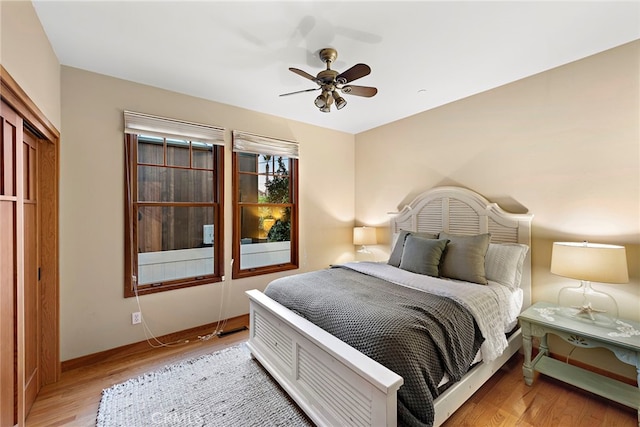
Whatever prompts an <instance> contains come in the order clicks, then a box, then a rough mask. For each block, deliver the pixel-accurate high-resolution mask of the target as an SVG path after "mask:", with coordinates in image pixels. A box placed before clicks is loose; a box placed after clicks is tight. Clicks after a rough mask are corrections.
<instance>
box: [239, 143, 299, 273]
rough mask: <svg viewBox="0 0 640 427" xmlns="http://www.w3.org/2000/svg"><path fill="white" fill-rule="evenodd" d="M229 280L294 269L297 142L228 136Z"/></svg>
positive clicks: (295, 258)
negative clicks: (230, 193)
mask: <svg viewBox="0 0 640 427" xmlns="http://www.w3.org/2000/svg"><path fill="white" fill-rule="evenodd" d="M233 151H234V152H233V191H234V194H233V202H234V203H233V259H234V263H233V278H241V277H249V276H255V275H259V274H266V273H273V272H276V271H283V270H291V269H295V268H298V144H296V143H294V142H288V141H281V140H277V139H272V138H265V137H261V136H257V135H252V134H248V133H244V132H237V131H234V132H233Z"/></svg>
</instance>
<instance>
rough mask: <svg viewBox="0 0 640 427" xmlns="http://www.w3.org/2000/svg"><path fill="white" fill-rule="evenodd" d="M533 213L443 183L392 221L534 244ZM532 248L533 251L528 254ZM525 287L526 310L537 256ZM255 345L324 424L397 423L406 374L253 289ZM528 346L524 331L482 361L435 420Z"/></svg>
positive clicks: (447, 396) (449, 394)
mask: <svg viewBox="0 0 640 427" xmlns="http://www.w3.org/2000/svg"><path fill="white" fill-rule="evenodd" d="M532 219H533V215H529V214H511V213H507V212H505V211H503V210H502V209H501V208H500V207H498V206H497V205H496V204H494V203H490V202H489V201H487V200H486V199H485V198H484V197H482V196H480V195H479V194H477V193H474V192H472V191H470V190H467V189H464V188H459V187H436V188H434V189H432V190H429V191H427V192H425V193H423V194H421V195H419V196H418V197H417V198H416V199H415V200H414V201H413V202H411V203H410V204H409V205H408V206H406V207H405V208H404V209H402V211H400V212H399V213H398V214H397V215H396V216H395V217H394V218H393V219H392V220H391V232H392V233H396V232H398V231H400V230H401V229H402V230H410V231H426V232H432V233H438V232H440V231H446V232H448V233H452V234H467V235H469V234H478V233H486V232H488V233H491V241H492V242H493V243H524V244H527V245H529V246H530V245H531V220H532ZM529 252H530V251H529ZM521 287H522V288H523V291H524V304H523V309H524V308H526V307H528V306H529V305H530V304H531V258H530V255H529V254H527V258H526V260H525V267H524V271H523V276H522V284H521ZM247 295H248V296H249V301H250V308H249V315H250V334H249V341H248V344H247V345H248V347H249V349H250V350H251V353H252V355H253V356H254V357H255V358H256V359H257V360H258V361H259V362H260V363H261V364H262V365H263V366H264V367H265V368H266V369H267V371H269V372H270V373H271V375H272V376H273V377H274V378H275V379H276V380H277V381H278V383H280V385H281V386H282V387H283V388H284V389H285V390H286V391H287V393H288V394H289V395H290V396H291V398H293V399H294V400H295V401H296V403H297V404H298V405H299V406H300V408H302V410H304V411H305V413H306V414H307V415H308V416H309V418H311V420H312V421H313V422H314V423H315V424H317V425H318V426H359V425H362V426H396V425H397V397H396V395H397V391H398V389H399V388H400V386H401V385H402V384H403V380H402V377H400V376H399V375H397V374H395V373H394V372H392V371H390V370H389V369H387V368H385V367H384V366H382V365H381V364H379V363H378V362H376V361H374V360H372V359H370V358H369V357H367V356H365V355H364V354H362V353H360V352H359V351H357V350H355V349H354V348H353V347H351V346H349V345H348V344H346V343H344V342H342V341H340V340H339V339H337V338H336V337H334V336H332V335H331V334H329V333H327V332H326V331H324V330H323V329H320V328H319V327H317V326H315V325H314V324H312V323H311V322H309V321H307V320H305V319H303V318H302V317H300V316H298V315H296V314H295V313H294V312H292V311H291V310H289V309H287V308H285V307H284V306H282V305H280V304H279V303H277V302H275V301H273V300H271V299H270V298H269V297H267V296H266V295H264V294H263V293H262V292H260V291H258V290H251V291H247ZM521 345H522V337H521V333H520V330H518V331H517V332H516V333H514V334H512V335H511V337H510V338H509V346H508V348H507V349H506V350H505V351H504V353H503V354H502V355H501V356H500V357H499V358H498V359H496V360H494V361H492V362H490V363H485V362H482V363H479V364H478V365H476V366H475V367H474V368H473V369H472V370H470V371H469V372H468V373H467V374H466V375H465V376H464V377H463V378H462V380H460V381H458V382H457V383H455V384H454V385H452V386H451V387H449V389H447V390H446V391H445V392H444V393H443V394H441V395H440V396H439V397H438V398H437V399H436V400H435V401H434V406H435V422H434V425H436V426H438V425H440V424H442V423H443V422H444V421H445V420H446V419H447V418H449V416H451V414H453V412H455V411H456V409H458V408H459V407H460V406H461V405H462V404H463V403H464V402H465V401H466V400H467V399H468V398H469V397H471V395H472V394H473V393H474V392H475V391H476V390H478V389H479V388H480V387H481V386H482V384H484V383H485V382H486V381H487V380H488V379H489V378H490V377H491V376H492V375H493V374H494V373H495V372H496V371H497V370H498V369H499V368H500V367H501V366H502V365H503V364H504V363H505V362H506V361H507V360H509V358H510V357H511V356H512V355H513V354H514V353H515V352H517V351H518V349H519V348H520V347H521Z"/></svg>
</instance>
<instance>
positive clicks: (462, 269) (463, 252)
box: [440, 232, 491, 285]
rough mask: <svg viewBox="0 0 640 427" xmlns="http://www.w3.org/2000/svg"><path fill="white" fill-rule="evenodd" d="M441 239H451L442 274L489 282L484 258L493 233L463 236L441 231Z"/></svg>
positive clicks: (443, 275)
mask: <svg viewBox="0 0 640 427" xmlns="http://www.w3.org/2000/svg"><path fill="white" fill-rule="evenodd" d="M440 238H441V239H449V244H448V245H447V249H446V251H445V254H444V257H443V260H442V266H441V268H440V275H441V276H442V277H448V278H450V279H458V280H464V281H466V282H472V283H479V284H481V285H486V284H487V275H486V272H485V268H484V258H485V255H486V253H487V249H488V247H489V242H490V241H491V234H489V233H487V234H477V235H475V236H462V235H455V234H449V233H444V232H442V233H440Z"/></svg>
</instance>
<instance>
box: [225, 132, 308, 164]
mask: <svg viewBox="0 0 640 427" xmlns="http://www.w3.org/2000/svg"><path fill="white" fill-rule="evenodd" d="M233 151H238V152H243V153H253V154H271V155H272V156H282V157H287V158H291V159H297V158H298V157H299V156H298V143H297V142H292V141H284V140H282V139H275V138H269V137H266V136H260V135H254V134H251V133H246V132H240V131H237V130H234V131H233Z"/></svg>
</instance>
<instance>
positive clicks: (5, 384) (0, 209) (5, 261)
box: [0, 102, 22, 427]
mask: <svg viewBox="0 0 640 427" xmlns="http://www.w3.org/2000/svg"><path fill="white" fill-rule="evenodd" d="M0 126H1V128H2V129H1V130H2V132H0V343H2V345H0V426H2V427H4V426H13V425H14V424H15V423H16V419H17V413H18V407H17V402H18V399H17V397H18V390H19V388H18V387H17V384H18V380H17V379H18V372H17V369H16V366H17V360H18V359H17V324H16V313H17V305H16V304H17V289H18V275H17V269H18V268H19V264H20V263H19V256H18V255H19V250H18V238H17V237H18V236H17V234H16V233H17V230H18V228H19V226H20V224H19V223H18V185H17V181H16V174H17V170H18V164H17V159H18V156H17V151H16V149H17V147H19V142H20V141H21V140H22V119H20V118H19V117H18V116H17V114H16V113H15V111H13V110H12V109H11V108H9V107H8V106H7V105H6V104H5V103H4V102H2V103H0Z"/></svg>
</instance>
